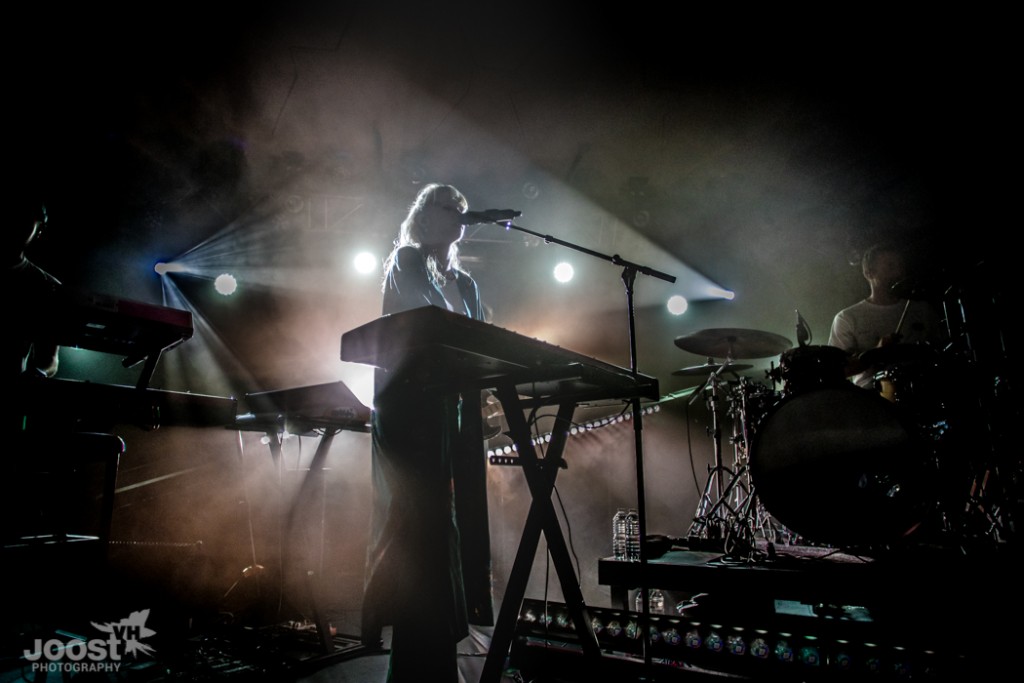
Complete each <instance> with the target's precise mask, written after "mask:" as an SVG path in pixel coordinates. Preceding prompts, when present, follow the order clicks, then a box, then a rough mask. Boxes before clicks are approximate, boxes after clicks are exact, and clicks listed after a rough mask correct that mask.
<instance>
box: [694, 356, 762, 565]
mask: <svg viewBox="0 0 1024 683" xmlns="http://www.w3.org/2000/svg"><path fill="white" fill-rule="evenodd" d="M708 360H709V363H708V364H709V365H712V364H713V363H712V360H711V359H708ZM725 367H729V365H728V364H726V365H724V366H721V367H720V368H719V369H718V370H717V371H715V372H714V373H713V374H711V376H709V378H708V380H707V381H706V382H705V386H706V387H707V394H708V408H709V411H710V413H711V420H712V425H711V428H710V430H709V431H710V433H711V436H712V438H713V443H714V450H715V465H714V467H711V468H709V471H708V478H707V481H706V482H705V485H704V489H703V491H702V493H701V497H700V501H699V502H698V505H697V510H696V512H695V514H694V518H693V521H692V522H691V524H690V529H689V534H688V535H689V538H690V539H691V542H698V543H705V542H716V543H717V542H720V543H721V544H722V549H723V550H724V551H725V552H726V554H727V555H734V556H743V557H744V558H745V559H751V558H750V556H751V554H752V553H753V552H754V547H755V542H756V539H757V538H758V537H759V536H760V537H762V538H764V539H766V540H768V541H774V540H775V529H774V526H773V524H772V521H771V519H770V517H768V515H767V513H766V512H765V511H764V507H763V506H762V505H761V504H760V501H759V500H758V499H757V497H756V495H755V493H754V486H753V483H752V482H751V480H750V473H749V468H748V457H747V453H748V444H749V442H750V441H749V439H750V430H751V428H752V425H753V422H754V420H753V419H752V417H751V414H750V412H749V411H750V406H749V405H748V400H747V399H748V397H750V396H752V395H753V394H754V391H755V390H756V388H757V387H758V385H755V384H754V383H752V382H750V380H749V379H748V378H745V377H740V378H739V379H738V382H737V383H728V382H723V381H721V380H720V379H719V377H720V375H721V373H722V371H723V369H724V368H725ZM733 384H734V385H735V386H732V390H731V391H730V392H728V393H725V392H724V389H725V388H726V387H730V385H733ZM723 394H724V395H723ZM723 400H726V401H728V403H729V406H728V407H727V408H726V411H725V414H726V415H727V416H728V417H731V418H733V434H732V437H731V439H730V441H731V443H732V444H733V464H732V466H731V467H730V466H727V465H725V463H724V462H723V459H722V443H721V442H722V433H721V426H720V413H721V404H722V401H723Z"/></svg>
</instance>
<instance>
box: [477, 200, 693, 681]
mask: <svg viewBox="0 0 1024 683" xmlns="http://www.w3.org/2000/svg"><path fill="white" fill-rule="evenodd" d="M493 222H494V223H495V224H497V225H503V226H504V227H505V230H510V229H512V230H518V231H519V232H523V233H526V234H528V235H533V236H534V237H539V238H541V239H542V240H544V243H545V244H558V245H561V246H563V247H568V248H570V249H575V250H576V251H578V252H581V253H583V254H587V255H588V256H593V257H595V258H599V259H604V260H605V261H608V262H610V263H613V264H615V265H617V266H622V284H623V285H624V286H625V288H626V308H627V315H628V317H629V370H630V372H631V373H632V374H633V377H634V378H635V377H636V376H637V375H638V374H639V371H638V370H637V354H636V311H635V308H634V305H633V284H634V282H635V281H636V276H637V273H641V274H643V275H648V276H650V277H656V278H658V279H660V280H665V281H666V282H675V281H676V277H675V276H674V275H669V274H667V273H663V272H661V271H658V270H655V269H654V268H650V267H648V266H642V265H640V264H638V263H633V262H631V261H627V260H626V259H624V258H622V257H621V256H619V255H618V254H614V255H611V256H609V255H608V254H603V253H601V252H599V251H594V250H593V249H588V248H587V247H583V246H580V245H578V244H573V243H572V242H567V241H565V240H562V239H559V238H557V237H553V236H551V235H543V234H541V233H538V232H534V231H533V230H529V229H527V228H523V227H520V226H518V225H515V224H513V223H512V221H511V220H506V221H501V220H496V221H493ZM630 404H631V407H632V410H633V442H634V450H635V453H636V506H637V513H638V516H639V518H640V594H641V595H642V596H643V598H642V601H643V619H642V623H643V624H644V626H643V629H642V630H643V634H644V665H645V666H646V667H650V665H651V647H650V637H651V633H650V628H648V627H647V621H648V616H649V615H650V604H649V598H650V596H649V594H648V586H647V544H646V543H645V542H644V539H646V538H647V504H646V496H645V494H644V455H643V448H644V446H643V411H642V410H641V409H640V398H639V397H637V396H634V397H633V398H632V399H631V400H630ZM627 608H628V606H627Z"/></svg>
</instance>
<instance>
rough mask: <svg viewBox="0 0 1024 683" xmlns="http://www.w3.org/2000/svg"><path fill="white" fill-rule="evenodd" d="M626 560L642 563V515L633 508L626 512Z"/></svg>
mask: <svg viewBox="0 0 1024 683" xmlns="http://www.w3.org/2000/svg"><path fill="white" fill-rule="evenodd" d="M626 559H627V560H628V561H630V562H639V561H640V513H638V512H637V511H636V510H634V509H633V508H630V509H629V510H627V511H626Z"/></svg>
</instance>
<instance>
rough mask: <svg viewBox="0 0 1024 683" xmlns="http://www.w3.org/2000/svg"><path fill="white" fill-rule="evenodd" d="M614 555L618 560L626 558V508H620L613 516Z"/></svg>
mask: <svg viewBox="0 0 1024 683" xmlns="http://www.w3.org/2000/svg"><path fill="white" fill-rule="evenodd" d="M612 555H613V556H614V557H615V559H616V560H625V559H626V508H619V509H618V511H617V512H616V513H615V516H614V517H612Z"/></svg>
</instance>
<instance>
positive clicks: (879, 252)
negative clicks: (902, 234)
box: [860, 243, 906, 287]
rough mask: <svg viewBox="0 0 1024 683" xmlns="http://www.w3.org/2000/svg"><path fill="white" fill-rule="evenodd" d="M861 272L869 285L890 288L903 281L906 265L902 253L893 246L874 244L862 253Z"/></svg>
mask: <svg viewBox="0 0 1024 683" xmlns="http://www.w3.org/2000/svg"><path fill="white" fill-rule="evenodd" d="M860 265H861V272H863V273H864V279H866V280H867V281H868V282H870V283H875V282H877V283H881V284H883V285H884V286H886V287H890V286H892V285H893V284H895V283H896V282H899V281H900V280H902V279H903V277H904V275H905V274H906V263H905V261H904V258H903V253H902V252H901V251H900V250H899V249H898V248H897V247H896V246H895V245H893V244H888V243H883V244H876V245H874V246H873V247H871V248H870V249H868V250H867V251H865V252H864V257H863V258H862V259H861V262H860Z"/></svg>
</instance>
